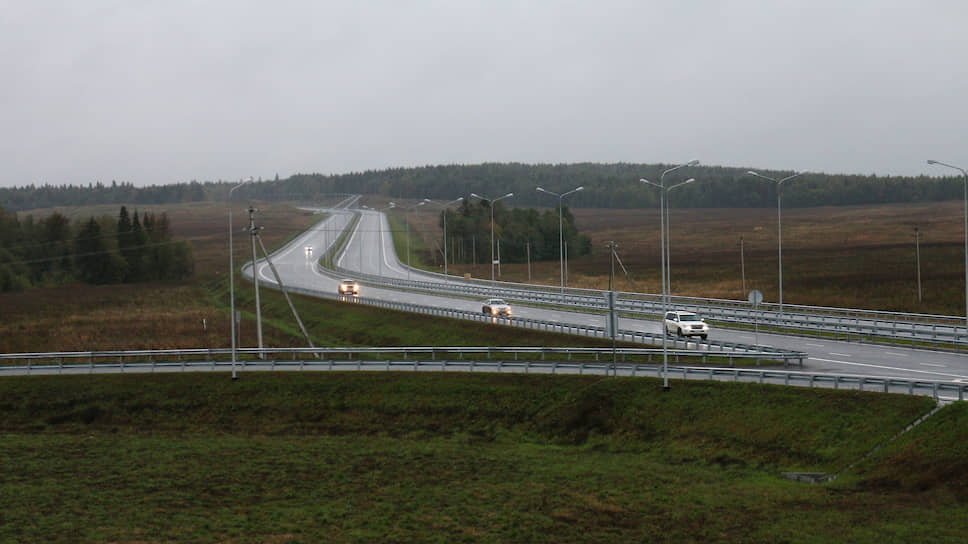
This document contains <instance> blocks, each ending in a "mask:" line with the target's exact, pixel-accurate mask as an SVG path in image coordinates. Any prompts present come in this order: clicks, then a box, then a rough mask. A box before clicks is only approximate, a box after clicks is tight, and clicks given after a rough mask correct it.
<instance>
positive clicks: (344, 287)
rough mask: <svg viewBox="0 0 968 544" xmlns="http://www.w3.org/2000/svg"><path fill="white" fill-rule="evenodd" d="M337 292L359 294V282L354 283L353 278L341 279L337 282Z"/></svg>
mask: <svg viewBox="0 0 968 544" xmlns="http://www.w3.org/2000/svg"><path fill="white" fill-rule="evenodd" d="M339 294H341V295H359V294H360V284H359V283H356V281H355V280H343V281H341V282H339Z"/></svg>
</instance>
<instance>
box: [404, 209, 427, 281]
mask: <svg viewBox="0 0 968 544" xmlns="http://www.w3.org/2000/svg"><path fill="white" fill-rule="evenodd" d="M423 205H424V202H423V201H420V202H417V203H416V204H414V205H413V206H408V207H406V208H404V210H405V213H404V215H403V222H404V223H406V224H407V279H408V280H409V279H410V212H412V211H413V210H416V209H417V208H418V207H419V206H423Z"/></svg>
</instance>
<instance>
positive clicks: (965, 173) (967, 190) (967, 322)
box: [928, 160, 968, 327]
mask: <svg viewBox="0 0 968 544" xmlns="http://www.w3.org/2000/svg"><path fill="white" fill-rule="evenodd" d="M928 164H936V165H938V166H944V167H947V168H951V169H953V170H957V171H959V172H961V175H962V177H964V178H965V327H968V171H965V169H964V168H961V167H960V166H954V165H952V164H945V163H943V162H940V161H934V160H928Z"/></svg>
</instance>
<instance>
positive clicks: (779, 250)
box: [746, 170, 803, 314]
mask: <svg viewBox="0 0 968 544" xmlns="http://www.w3.org/2000/svg"><path fill="white" fill-rule="evenodd" d="M746 173H747V174H749V175H751V176H756V177H758V178H762V179H765V180H767V181H772V182H773V183H775V184H776V240H777V243H776V260H777V267H778V269H779V281H780V313H781V314H782V313H783V223H782V222H781V221H780V187H782V186H783V182H784V181H787V180H791V179H793V178H795V177H797V176H802V175H803V172H797V173H796V174H793V175H792V176H787V177H785V178H783V179H775V178H771V177H769V176H764V175H763V174H760V173H757V172H754V171H752V170H750V171H749V172H746Z"/></svg>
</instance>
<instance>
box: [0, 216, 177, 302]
mask: <svg viewBox="0 0 968 544" xmlns="http://www.w3.org/2000/svg"><path fill="white" fill-rule="evenodd" d="M192 273H193V261H192V254H191V247H190V246H189V245H188V243H187V242H183V241H174V240H172V235H171V225H170V223H169V220H168V216H167V214H165V213H162V214H160V215H157V216H156V215H155V214H152V213H143V214H139V213H138V211H137V210H135V212H134V214H133V215H131V214H129V213H128V210H127V208H126V207H125V206H122V207H121V210H120V212H119V213H118V217H117V219H115V218H112V217H110V216H102V217H90V218H88V219H85V220H79V221H74V222H72V221H71V220H70V219H68V218H67V217H66V216H65V215H63V214H61V213H59V212H54V213H52V214H50V215H47V216H46V217H43V218H42V219H39V220H34V217H33V215H28V216H26V217H25V218H23V219H20V218H19V217H18V216H17V215H16V214H14V213H11V212H8V211H6V210H5V209H4V208H2V207H0V292H7V291H23V290H26V289H29V288H32V287H42V286H54V285H66V284H71V283H76V282H84V283H90V284H111V283H134V282H141V281H150V280H170V279H182V278H186V277H189V276H191V275H192Z"/></svg>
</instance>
